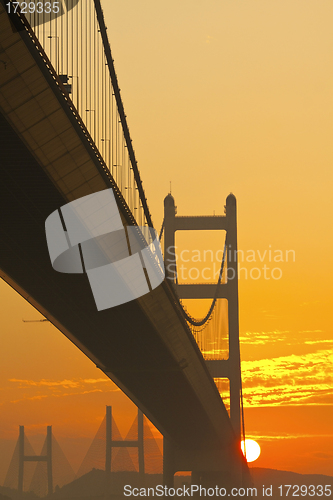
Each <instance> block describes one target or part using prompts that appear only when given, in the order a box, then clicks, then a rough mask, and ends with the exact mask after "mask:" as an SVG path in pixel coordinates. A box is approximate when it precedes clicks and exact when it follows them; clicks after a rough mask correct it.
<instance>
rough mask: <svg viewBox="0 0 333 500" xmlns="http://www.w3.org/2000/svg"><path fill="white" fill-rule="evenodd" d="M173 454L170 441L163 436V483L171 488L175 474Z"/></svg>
mask: <svg viewBox="0 0 333 500" xmlns="http://www.w3.org/2000/svg"><path fill="white" fill-rule="evenodd" d="M175 472H176V471H175V454H174V447H173V445H172V443H171V442H170V441H169V440H168V439H167V438H165V437H163V485H164V486H168V487H169V488H172V487H173V485H174V475H175Z"/></svg>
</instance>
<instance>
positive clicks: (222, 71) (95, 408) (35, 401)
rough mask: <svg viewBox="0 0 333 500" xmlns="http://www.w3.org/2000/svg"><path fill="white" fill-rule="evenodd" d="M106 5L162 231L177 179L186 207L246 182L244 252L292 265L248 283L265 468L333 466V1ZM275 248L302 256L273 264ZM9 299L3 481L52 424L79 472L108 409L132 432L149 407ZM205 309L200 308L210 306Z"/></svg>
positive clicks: (252, 402) (245, 340) (212, 243)
mask: <svg viewBox="0 0 333 500" xmlns="http://www.w3.org/2000/svg"><path fill="white" fill-rule="evenodd" d="M103 4H104V5H105V8H106V11H105V13H106V21H107V25H108V28H109V29H108V35H109V37H110V41H111V45H112V48H113V57H114V59H115V64H116V70H117V74H118V79H119V83H120V87H121V93H122V97H123V100H124V104H125V110H126V114H127V118H128V121H129V126H130V130H131V136H132V139H133V144H134V148H135V151H136V155H137V159H138V162H139V168H140V171H141V175H142V178H143V181H144V186H145V190H146V194H147V198H148V203H149V207H150V210H151V212H152V215H153V221H154V223H155V225H156V228H157V229H159V228H160V225H161V222H162V217H163V198H164V196H165V195H166V194H167V192H168V190H169V181H170V180H171V181H172V192H173V195H174V197H175V200H176V205H177V206H178V213H179V214H184V215H189V214H196V215H198V214H213V212H214V211H215V212H216V213H223V205H224V202H225V198H226V196H227V195H228V194H229V192H230V191H232V192H233V193H234V194H235V195H236V196H237V200H238V231H239V248H240V249H242V250H243V251H244V255H245V256H248V255H249V253H247V252H248V251H249V250H253V251H254V252H255V261H246V258H245V259H244V262H241V265H242V267H246V269H247V271H248V273H250V272H251V269H253V268H259V269H262V267H263V265H266V266H268V267H270V268H272V267H278V268H280V269H281V271H282V277H281V279H275V280H274V279H272V278H271V279H265V278H264V277H263V275H261V277H260V278H259V279H250V278H248V279H245V277H243V278H241V279H240V329H241V341H242V346H241V351H242V361H243V365H242V366H243V384H244V397H245V405H246V409H245V417H246V429H247V434H248V436H249V437H252V438H254V439H257V440H258V442H259V443H260V445H261V448H262V455H261V457H260V458H259V459H258V461H257V462H255V463H254V464H255V465H257V466H263V467H272V468H277V469H285V470H292V471H295V472H307V473H322V474H330V475H333V453H332V451H331V450H332V445H333V429H332V421H333V398H332V394H333V389H332V345H333V335H332V320H331V311H332V283H331V277H332V258H331V255H332V246H333V245H332V240H333V237H332V215H333V214H332V194H331V193H332V187H333V186H332V184H333V183H332V168H331V166H332V157H333V154H332V153H333V151H332V139H331V138H332V131H333V130H332V128H333V119H332V117H333V114H332V112H333V100H332V84H333V65H332V60H333V32H332V28H331V20H332V14H333V4H332V2H331V0H317V1H316V2H314V1H313V0H311V1H310V0H288V1H285V0H270V1H269V2H267V1H266V0H249V1H244V0H234V1H232V2H230V1H227V0H195V1H193V0H182V2H179V1H175V0H169V1H168V2H163V3H162V2H156V1H155V0H145V1H143V2H134V1H133V0H132V1H129V0H122V1H121V2H119V1H108V2H103ZM222 236H223V235H211V234H194V235H193V234H179V235H177V241H176V244H177V245H178V246H179V249H178V250H179V251H180V250H181V249H190V250H192V249H198V250H200V251H201V252H202V251H203V250H205V249H210V248H212V249H213V250H214V252H215V250H217V249H219V248H221V247H222V246H223V238H222ZM269 249H271V250H272V251H273V252H274V250H281V252H282V254H283V255H284V256H285V252H286V250H294V252H295V260H293V259H292V260H289V261H288V262H275V263H274V264H273V262H270V261H269V256H268V250H269ZM265 250H266V251H267V252H266V255H265V257H263V255H264V252H265ZM258 251H259V253H260V256H259V254H258ZM273 255H274V254H273ZM275 255H276V254H275ZM187 258H188V257H187ZM260 258H262V261H260ZM181 263H182V262H181V260H180V261H179V263H178V264H179V265H180V264H181ZM217 263H218V261H217V260H216V264H217ZM183 264H184V265H185V266H189V268H190V267H197V268H198V269H199V270H200V272H201V270H202V268H203V267H204V265H203V263H196V262H194V263H193V262H191V261H190V263H187V262H183ZM207 266H210V268H211V269H212V266H213V263H212V262H209V263H208V264H207ZM0 295H1V316H0V322H1V332H2V342H1V343H2V349H1V354H0V356H1V363H0V384H1V388H0V389H1V390H0V394H1V400H0V406H1V413H0V457H1V458H0V484H1V483H2V481H3V478H4V475H5V472H6V467H7V464H8V462H9V460H10V455H11V452H12V450H13V447H14V444H15V439H16V436H17V433H18V425H20V424H21V425H22V424H24V425H25V426H26V432H27V434H28V435H29V436H34V437H33V439H35V441H36V445H37V444H38V442H39V440H40V438H39V436H40V435H41V433H44V427H45V426H46V425H49V424H52V425H53V427H54V434H55V436H56V437H57V439H58V440H59V442H60V444H61V445H62V446H63V449H64V451H65V452H66V454H67V456H68V458H69V460H70V461H71V463H72V464H73V467H74V469H75V470H77V468H78V466H79V464H80V461H81V460H82V458H83V456H84V453H85V451H86V449H87V448H88V446H89V440H90V439H92V437H93V436H94V434H95V432H96V431H97V429H98V426H99V424H100V422H101V420H102V418H103V415H104V411H105V405H106V404H112V406H113V412H114V414H115V417H116V419H117V422H118V425H119V428H120V430H121V431H122V433H123V435H125V434H126V431H127V430H128V429H129V427H130V425H131V423H132V420H133V419H134V416H135V411H136V410H135V408H134V406H133V405H132V404H131V403H130V402H129V401H128V400H127V399H126V398H125V396H123V395H122V393H121V392H120V391H119V390H117V388H116V387H115V386H114V385H113V384H112V383H111V382H110V381H108V380H107V379H106V377H105V376H104V374H103V373H101V372H100V371H98V370H97V369H96V368H95V367H94V365H93V364H92V363H91V362H90V361H89V360H87V359H86V358H85V357H84V356H83V355H82V354H81V353H80V352H79V351H78V350H77V349H76V348H75V347H74V346H72V345H71V343H70V342H69V341H68V340H67V339H66V338H65V337H64V336H63V335H62V334H60V333H59V332H58V331H57V330H56V329H55V328H54V327H53V326H52V325H50V324H48V323H31V324H29V323H22V318H25V319H35V318H39V317H40V315H39V314H38V313H37V312H35V311H34V310H33V309H32V308H31V306H29V304H27V303H26V302H25V301H24V300H23V299H21V298H20V297H19V296H18V295H17V294H16V293H15V292H14V291H12V290H11V289H9V287H8V286H7V285H6V284H5V283H0ZM206 307H207V304H202V305H201V306H200V305H198V304H194V303H192V304H189V310H190V312H191V313H192V314H193V315H198V316H200V314H203V313H204V311H205V310H206ZM36 451H38V450H36Z"/></svg>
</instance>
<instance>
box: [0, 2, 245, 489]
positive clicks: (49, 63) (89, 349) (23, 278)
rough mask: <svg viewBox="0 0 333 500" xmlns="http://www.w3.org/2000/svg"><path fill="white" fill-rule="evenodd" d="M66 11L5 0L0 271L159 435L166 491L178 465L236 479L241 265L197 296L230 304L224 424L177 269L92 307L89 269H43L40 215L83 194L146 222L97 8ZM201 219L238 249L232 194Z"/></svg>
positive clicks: (128, 219) (241, 474) (0, 67)
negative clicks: (140, 290) (24, 8)
mask: <svg viewBox="0 0 333 500" xmlns="http://www.w3.org/2000/svg"><path fill="white" fill-rule="evenodd" d="M42 3H43V2H42ZM14 4H15V5H14ZM66 5H67V7H68V10H67V12H66V13H65V15H60V16H58V15H57V14H56V13H52V12H51V13H50V14H47V13H46V12H44V11H43V13H41V14H38V13H37V12H36V11H35V12H33V13H31V14H29V13H27V14H26V15H24V14H23V13H22V12H21V11H20V8H19V6H18V7H17V2H12V1H11V0H10V1H9V2H5V1H4V0H0V59H1V62H0V127H1V140H2V146H1V177H0V186H1V187H0V189H1V198H2V200H3V206H4V207H6V216H5V217H4V221H3V224H2V228H1V231H2V241H3V243H2V245H1V255H0V268H1V277H2V278H3V279H4V280H5V281H6V282H7V283H9V284H10V285H11V286H12V287H13V288H14V289H15V290H17V292H18V293H20V294H21V295H22V296H23V297H25V298H26V300H28V301H29V302H30V303H31V304H32V305H33V306H34V307H36V309H38V310H39V311H40V312H41V313H42V314H43V315H44V316H45V317H46V318H48V319H49V320H50V321H51V322H52V323H53V324H54V325H55V326H56V327H57V328H58V329H59V330H60V331H61V332H62V333H63V334H64V335H66V336H67V337H68V338H69V339H70V340H71V341H72V342H73V343H74V344H75V345H76V346H77V347H78V348H79V349H81V351H83V352H84V353H85V354H86V355H87V356H88V357H89V358H90V359H91V360H92V361H93V362H94V363H95V364H96V366H98V367H99V368H100V369H101V370H102V371H103V372H104V373H105V374H106V375H107V376H108V377H110V379H112V380H113V381H114V382H115V383H116V384H117V385H118V386H119V387H120V388H121V389H122V390H123V391H124V392H125V394H127V395H128V396H129V397H130V399H131V400H132V401H133V402H134V403H135V404H136V405H137V406H138V407H139V408H140V409H141V410H142V411H143V413H144V414H145V415H147V417H148V418H149V420H150V421H151V422H152V423H153V424H154V425H155V426H156V427H157V428H158V429H159V430H160V432H161V433H162V434H163V436H164V450H163V460H164V466H163V469H164V481H165V483H166V484H172V482H173V475H174V473H175V472H176V471H192V474H193V476H194V478H195V480H197V481H201V482H202V483H205V482H207V481H208V482H209V481H214V482H215V483H216V482H222V483H223V482H224V484H232V485H235V484H241V483H242V482H243V483H244V482H246V481H247V479H248V469H247V465H246V461H245V460H244V458H243V455H242V453H241V449H240V440H241V416H240V397H241V374H240V360H239V338H238V289H237V260H236V259H234V260H233V259H224V260H223V262H222V266H223V265H224V261H225V260H226V263H225V265H226V266H227V270H228V269H231V270H234V272H235V275H234V279H231V280H228V281H227V282H226V283H221V280H219V283H218V286H217V287H216V290H218V292H216V293H215V292H214V291H213V288H211V289H209V290H208V288H207V287H209V285H207V287H206V288H205V291H204V294H205V297H209V296H211V297H212V298H213V306H212V307H213V308H214V305H215V303H216V300H217V299H218V298H219V297H223V298H225V299H226V300H228V302H229V303H230V304H229V317H228V324H229V328H228V329H229V349H230V358H229V360H225V363H224V364H223V366H222V365H221V364H220V365H219V368H218V369H217V368H216V367H215V368H214V369H215V370H217V371H216V373H217V375H216V374H215V375H214V376H218V377H220V376H223V377H226V378H229V380H230V391H231V402H230V406H231V409H230V411H231V419H230V418H229V415H228V412H227V410H226V407H225V405H224V403H223V401H222V399H221V397H220V394H219V391H218V389H217V387H216V385H215V383H214V380H213V378H212V375H211V373H210V371H209V369H208V367H207V365H206V363H205V360H204V358H203V356H202V354H201V352H200V349H199V347H198V345H197V342H196V340H195V339H194V337H193V335H192V332H191V329H190V327H189V324H190V323H191V319H190V318H189V316H186V314H184V309H183V307H182V304H181V302H180V301H179V298H178V296H177V293H179V294H180V296H182V297H185V296H186V293H189V292H188V291H187V292H186V291H184V290H183V291H180V288H179V287H177V284H176V282H175V276H174V275H173V274H172V273H169V275H168V276H167V279H165V280H164V282H163V283H162V284H161V285H160V286H159V287H157V288H156V289H155V290H153V291H151V292H150V293H148V294H147V295H144V296H142V297H140V298H139V299H136V300H135V301H132V302H128V303H126V304H123V305H120V306H117V307H114V308H111V309H107V310H104V311H99V312H98V311H96V307H95V304H94V302H93V299H92V297H91V295H90V294H89V293H87V290H88V281H87V279H86V275H84V274H82V275H75V276H73V275H70V274H60V273H56V272H54V270H53V269H52V267H51V265H50V260H49V256H48V252H47V247H46V242H45V227H44V225H45V220H46V218H47V217H48V216H49V214H50V213H52V212H53V211H55V210H57V209H58V208H59V207H60V206H62V205H64V204H66V203H68V202H70V201H73V200H76V199H77V198H80V197H82V196H85V195H89V194H92V193H96V192H98V191H101V190H104V189H109V188H112V189H113V192H114V194H115V198H116V202H117V205H118V208H119V211H120V214H121V218H122V221H123V223H124V225H127V226H133V225H140V226H144V225H147V226H149V227H153V223H152V219H151V215H150V212H149V209H148V203H147V200H146V197H145V193H144V189H143V186H142V181H141V178H140V174H139V170H138V166H137V161H136V157H135V153H134V149H133V145H132V140H131V137H130V133H129V128H128V125H127V120H126V115H125V112H124V107H123V103H122V99H121V95H120V90H119V86H118V81H117V77H116V72H115V69H114V64H113V59H112V55H111V49H110V45H109V41H108V37H107V31H106V26H105V22H104V16H103V12H102V8H101V4H100V1H99V0H80V1H79V2H76V1H74V0H72V2H71V1H68V2H66ZM14 7H17V8H14ZM70 7H73V8H70ZM169 202H170V198H167V199H166V200H165V204H166V209H167V207H168V206H169V205H170V204H169ZM168 204H169V205H168ZM169 208H170V206H169ZM171 208H172V207H171ZM184 219H185V218H182V220H178V221H177V218H175V219H174V223H175V224H177V223H179V224H181V223H182V224H183V226H182V227H181V226H180V225H179V226H178V227H176V226H173V227H172V228H171V229H169V232H168V234H169V235H170V234H171V233H172V232H173V234H174V231H176V230H179V229H189V228H190V226H189V225H186V221H185V220H184ZM208 219H209V221H208ZM208 219H206V220H205V221H203V219H202V218H201V217H199V218H198V222H199V224H198V225H196V227H195V228H196V229H207V228H208V227H211V228H213V229H214V228H215V229H224V230H225V231H226V233H227V242H228V244H229V246H231V248H232V250H236V249H237V234H236V200H235V198H234V196H232V195H229V197H228V198H227V202H226V213H225V215H224V216H221V217H219V218H216V219H215V221H214V220H212V219H211V218H208ZM207 223H208V226H207ZM214 224H215V226H214ZM213 226H214V227H213ZM170 227H171V226H169V228H170ZM166 231H168V229H167V226H166ZM170 231H171V233H170ZM165 237H168V238H169V236H167V235H165ZM164 258H165V259H166V261H168V256H166V255H165V256H164ZM222 271H223V268H222V269H221V272H222ZM168 278H169V279H168ZM200 290H201V292H202V290H203V289H202V288H201V289H200ZM222 290H223V291H222ZM185 292H186V293H185ZM201 292H200V293H201ZM191 293H193V292H191ZM181 294H183V295H181ZM184 294H185V295H184ZM200 296H202V295H200ZM208 316H209V317H211V313H210V314H209V315H208ZM207 319H209V318H207ZM199 323H200V322H199ZM194 324H195V322H194ZM210 369H212V368H210ZM221 374H222V375H221Z"/></svg>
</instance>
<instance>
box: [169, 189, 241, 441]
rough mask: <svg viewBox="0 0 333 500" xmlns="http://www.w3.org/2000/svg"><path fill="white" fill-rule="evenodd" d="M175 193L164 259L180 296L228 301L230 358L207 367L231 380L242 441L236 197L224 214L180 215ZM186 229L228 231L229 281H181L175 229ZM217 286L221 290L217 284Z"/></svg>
mask: <svg viewBox="0 0 333 500" xmlns="http://www.w3.org/2000/svg"><path fill="white" fill-rule="evenodd" d="M176 214H177V210H176V206H175V200H174V198H173V196H172V195H171V193H170V194H168V195H167V196H166V197H165V199H164V262H165V267H166V270H167V278H168V279H169V280H171V282H172V284H173V286H174V289H175V291H176V293H177V295H178V297H179V298H180V299H210V298H211V299H213V298H214V296H215V293H217V298H223V299H226V300H227V301H228V329H229V358H228V359H226V360H207V361H206V364H207V367H208V369H209V371H210V373H211V375H212V377H214V378H227V379H229V382H230V419H231V423H232V425H233V429H234V432H235V434H236V437H237V438H238V440H239V442H240V441H241V406H240V400H241V366H240V350H239V321H238V262H237V213H236V198H235V196H234V195H233V194H230V195H229V196H228V197H227V199H226V205H225V215H223V216H216V215H214V216H186V217H184V216H179V215H176ZM186 230H191V231H193V230H195V231H203V230H223V231H226V250H227V257H226V261H227V268H226V276H227V281H226V283H221V284H219V285H214V284H213V285H212V284H178V280H177V266H176V252H175V233H176V231H186ZM217 286H218V290H216V287H217Z"/></svg>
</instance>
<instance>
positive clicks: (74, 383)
mask: <svg viewBox="0 0 333 500" xmlns="http://www.w3.org/2000/svg"><path fill="white" fill-rule="evenodd" d="M9 382H14V383H18V384H20V385H21V386H24V387H29V386H32V387H42V386H46V387H63V388H65V389H68V388H76V387H82V386H83V385H85V384H99V383H105V382H111V381H110V379H108V378H96V379H77V380H75V379H74V380H67V379H64V380H46V379H41V380H26V379H18V378H11V379H9Z"/></svg>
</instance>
